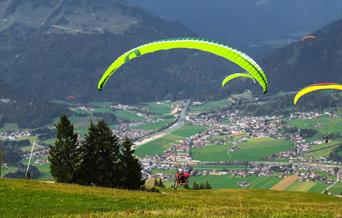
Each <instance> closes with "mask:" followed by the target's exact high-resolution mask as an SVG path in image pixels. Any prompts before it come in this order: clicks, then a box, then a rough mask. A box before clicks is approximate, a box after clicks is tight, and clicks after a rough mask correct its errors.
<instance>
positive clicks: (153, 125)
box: [134, 118, 175, 131]
mask: <svg viewBox="0 0 342 218" xmlns="http://www.w3.org/2000/svg"><path fill="white" fill-rule="evenodd" d="M174 121H175V119H174V118H168V119H165V120H163V121H159V122H154V123H146V124H142V125H139V126H136V127H134V129H142V130H151V131H157V130H160V129H162V128H164V127H167V126H169V125H170V124H171V123H172V122H174Z"/></svg>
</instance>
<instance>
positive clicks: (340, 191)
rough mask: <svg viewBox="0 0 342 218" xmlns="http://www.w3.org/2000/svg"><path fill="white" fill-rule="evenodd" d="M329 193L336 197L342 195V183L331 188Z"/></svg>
mask: <svg viewBox="0 0 342 218" xmlns="http://www.w3.org/2000/svg"><path fill="white" fill-rule="evenodd" d="M329 192H330V193H332V194H334V195H342V182H338V183H337V184H336V185H334V186H333V187H331V188H330V189H329Z"/></svg>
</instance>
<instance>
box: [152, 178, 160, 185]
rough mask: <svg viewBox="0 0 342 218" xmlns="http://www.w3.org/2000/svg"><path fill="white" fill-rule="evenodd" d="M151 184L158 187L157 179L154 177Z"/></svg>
mask: <svg viewBox="0 0 342 218" xmlns="http://www.w3.org/2000/svg"><path fill="white" fill-rule="evenodd" d="M153 186H155V187H159V182H158V180H157V179H156V178H154V184H153Z"/></svg>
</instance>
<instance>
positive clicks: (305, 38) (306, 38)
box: [302, 35, 317, 42]
mask: <svg viewBox="0 0 342 218" xmlns="http://www.w3.org/2000/svg"><path fill="white" fill-rule="evenodd" d="M313 39H317V37H316V36H314V35H309V36H305V37H303V38H302V42H304V41H306V40H313Z"/></svg>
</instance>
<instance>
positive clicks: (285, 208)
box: [0, 179, 342, 218]
mask: <svg viewBox="0 0 342 218" xmlns="http://www.w3.org/2000/svg"><path fill="white" fill-rule="evenodd" d="M0 199H2V201H1V204H0V214H1V215H2V216H4V217H34V216H39V217H51V216H54V217H125V218H129V217H145V218H146V217H158V218H159V217H216V216H217V215H218V214H220V216H221V217H233V218H235V217H315V216H317V214H319V215H321V216H325V217H339V216H341V215H342V211H341V207H342V199H340V198H337V197H332V196H327V195H321V194H315V193H302V194H300V195H299V194H298V193H294V192H275V191H269V190H204V191H201V190H198V191H188V190H177V191H174V190H171V189H162V192H161V193H148V192H139V191H127V190H120V189H111V188H97V187H82V186H78V185H66V184H51V183H44V182H37V181H27V180H6V179H0ZM289 199H291V201H290V200H289ZM23 205H25V210H23ZM189 208H191V210H189Z"/></svg>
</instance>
